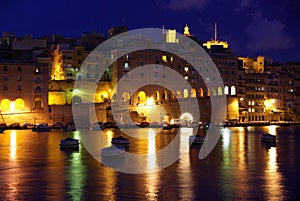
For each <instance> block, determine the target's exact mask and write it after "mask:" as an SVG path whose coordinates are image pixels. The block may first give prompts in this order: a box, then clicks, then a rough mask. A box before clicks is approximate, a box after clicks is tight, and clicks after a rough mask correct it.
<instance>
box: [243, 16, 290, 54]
mask: <svg viewBox="0 0 300 201" xmlns="http://www.w3.org/2000/svg"><path fill="white" fill-rule="evenodd" d="M246 33H247V34H248V36H249V39H250V41H248V43H247V44H246V46H247V48H249V49H250V50H260V51H262V50H284V49H288V48H290V47H291V46H292V39H291V37H290V36H289V35H288V34H287V32H286V30H285V25H284V24H283V23H282V22H280V21H279V20H277V19H268V18H266V17H263V16H262V15H261V12H257V13H256V14H254V15H253V21H252V22H251V23H250V24H249V25H248V26H247V27H246Z"/></svg>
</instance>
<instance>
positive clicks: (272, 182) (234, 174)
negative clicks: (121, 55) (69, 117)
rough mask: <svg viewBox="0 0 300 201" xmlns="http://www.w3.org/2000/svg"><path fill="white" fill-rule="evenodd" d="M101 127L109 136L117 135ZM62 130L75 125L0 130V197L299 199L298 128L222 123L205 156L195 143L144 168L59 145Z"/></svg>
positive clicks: (144, 146) (158, 142)
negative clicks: (131, 168) (161, 164)
mask: <svg viewBox="0 0 300 201" xmlns="http://www.w3.org/2000/svg"><path fill="white" fill-rule="evenodd" d="M97 132H100V131H95V132H94V133H90V134H92V135H100V134H99V133H97ZM104 132H105V135H106V136H107V137H108V138H111V137H113V136H118V135H120V131H119V130H105V131H104ZM139 132H141V133H145V132H146V133H147V132H153V131H152V129H140V131H139ZM184 132H185V135H186V133H188V132H191V134H192V129H190V130H189V129H185V131H184ZM262 132H270V133H273V134H275V135H277V143H276V145H270V144H265V143H262V142H261V141H260V139H259V135H260V133H262ZM67 136H71V137H74V138H80V131H75V132H62V131H51V132H45V133H36V132H32V131H31V130H6V131H5V132H4V133H3V134H0V200H30V201H31V200H300V190H299V186H300V145H299V142H300V127H296V126H295V127H294V126H290V127H277V126H268V127H248V128H225V129H222V132H221V136H220V139H219V141H218V143H217V145H216V147H215V148H214V150H213V151H212V152H211V153H210V154H209V155H208V157H206V158H205V159H202V160H199V158H198V154H199V150H200V147H201V146H200V145H195V146H194V145H193V146H191V147H190V148H189V149H188V150H189V153H188V154H187V155H186V157H183V158H181V159H179V160H177V162H175V163H174V164H173V165H171V166H169V167H167V168H165V169H162V170H161V171H157V172H154V173H149V174H126V173H120V172H118V171H116V170H114V169H112V168H109V167H107V166H104V165H102V164H101V163H99V162H98V161H97V160H96V159H95V158H93V157H92V156H91V155H90V154H89V153H88V152H87V151H86V149H85V148H84V146H83V145H82V144H81V145H80V148H79V149H78V150H70V151H66V150H60V148H59V140H61V139H64V138H65V137H67ZM174 137H175V134H174V133H172V131H164V132H162V133H160V134H157V135H156V137H155V140H154V141H153V143H148V142H147V140H145V141H139V142H134V140H133V139H131V142H132V143H131V145H130V147H129V150H128V151H129V152H132V153H148V152H150V151H153V150H160V149H162V148H163V147H165V146H167V145H168V143H169V142H170V141H172V139H174ZM99 157H100V150H99ZM151 165H153V164H151V162H150V163H149V162H148V163H145V165H144V167H141V168H150V167H149V166H151ZM137 168H139V167H137Z"/></svg>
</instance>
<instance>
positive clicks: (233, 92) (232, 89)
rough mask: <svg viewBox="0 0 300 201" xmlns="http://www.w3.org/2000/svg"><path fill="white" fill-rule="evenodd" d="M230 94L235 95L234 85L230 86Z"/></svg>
mask: <svg viewBox="0 0 300 201" xmlns="http://www.w3.org/2000/svg"><path fill="white" fill-rule="evenodd" d="M230 91H231V95H232V96H234V95H236V89H235V86H231V90H230Z"/></svg>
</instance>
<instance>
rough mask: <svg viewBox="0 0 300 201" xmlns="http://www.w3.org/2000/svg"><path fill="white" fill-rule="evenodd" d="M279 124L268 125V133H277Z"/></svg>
mask: <svg viewBox="0 0 300 201" xmlns="http://www.w3.org/2000/svg"><path fill="white" fill-rule="evenodd" d="M277 127H278V126H276V125H271V126H268V127H267V129H268V133H270V134H272V135H276V129H277Z"/></svg>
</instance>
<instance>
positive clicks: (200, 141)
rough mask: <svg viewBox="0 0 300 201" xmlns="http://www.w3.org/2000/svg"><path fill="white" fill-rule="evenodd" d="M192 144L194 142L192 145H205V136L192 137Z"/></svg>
mask: <svg viewBox="0 0 300 201" xmlns="http://www.w3.org/2000/svg"><path fill="white" fill-rule="evenodd" d="M189 140H190V142H192V144H203V143H205V136H202V135H192V136H190V138H189Z"/></svg>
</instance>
